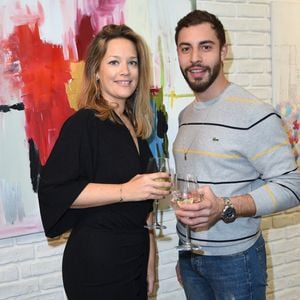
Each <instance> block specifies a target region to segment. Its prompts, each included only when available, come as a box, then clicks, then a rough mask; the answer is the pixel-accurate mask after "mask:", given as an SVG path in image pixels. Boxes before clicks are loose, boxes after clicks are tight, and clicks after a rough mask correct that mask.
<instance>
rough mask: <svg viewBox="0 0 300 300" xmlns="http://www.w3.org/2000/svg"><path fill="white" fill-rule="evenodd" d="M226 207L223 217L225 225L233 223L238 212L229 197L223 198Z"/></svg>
mask: <svg viewBox="0 0 300 300" xmlns="http://www.w3.org/2000/svg"><path fill="white" fill-rule="evenodd" d="M223 200H224V203H225V206H224V209H223V212H222V215H221V219H222V220H223V222H224V223H226V224H228V223H232V222H233V221H234V220H235V219H236V217H237V215H236V210H235V208H234V206H233V204H232V202H231V200H230V198H229V197H223Z"/></svg>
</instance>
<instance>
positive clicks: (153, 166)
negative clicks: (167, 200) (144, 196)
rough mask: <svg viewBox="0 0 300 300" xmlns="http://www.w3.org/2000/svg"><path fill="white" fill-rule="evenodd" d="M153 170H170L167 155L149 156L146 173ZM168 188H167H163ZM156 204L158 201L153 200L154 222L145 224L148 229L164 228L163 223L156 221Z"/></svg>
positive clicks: (160, 179) (153, 171)
mask: <svg viewBox="0 0 300 300" xmlns="http://www.w3.org/2000/svg"><path fill="white" fill-rule="evenodd" d="M155 172H170V166H169V159H168V158H167V157H150V159H149V161H148V165H147V170H146V173H155ZM166 180H168V179H165V178H158V179H156V181H166ZM165 189H166V190H168V188H165ZM158 205H159V201H158V200H157V199H155V200H154V205H153V212H154V223H153V224H148V225H145V227H146V228H148V229H165V228H167V227H166V226H165V225H162V224H159V222H158Z"/></svg>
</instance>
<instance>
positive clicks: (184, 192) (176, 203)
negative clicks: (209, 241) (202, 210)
mask: <svg viewBox="0 0 300 300" xmlns="http://www.w3.org/2000/svg"><path fill="white" fill-rule="evenodd" d="M173 182H174V183H173V185H174V190H173V192H172V201H171V203H172V206H173V208H174V209H176V208H177V207H180V206H181V205H182V204H183V203H196V202H199V201H201V195H200V194H199V192H198V190H197V187H198V183H197V180H196V178H195V177H194V176H193V175H191V174H187V175H186V176H185V177H184V178H180V177H179V178H178V174H176V175H174V178H173ZM176 249H178V250H179V251H198V250H201V247H200V246H197V245H194V244H193V243H192V242H191V238H190V227H189V226H188V225H185V241H184V242H183V243H182V244H181V245H178V246H177V247H176Z"/></svg>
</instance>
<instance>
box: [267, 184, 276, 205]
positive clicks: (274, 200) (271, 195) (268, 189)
mask: <svg viewBox="0 0 300 300" xmlns="http://www.w3.org/2000/svg"><path fill="white" fill-rule="evenodd" d="M264 189H265V190H266V192H267V194H268V195H269V197H270V198H271V200H272V203H273V207H274V210H276V208H277V205H278V203H277V200H276V198H275V196H274V193H273V191H272V190H271V188H270V186H269V185H268V184H266V185H264Z"/></svg>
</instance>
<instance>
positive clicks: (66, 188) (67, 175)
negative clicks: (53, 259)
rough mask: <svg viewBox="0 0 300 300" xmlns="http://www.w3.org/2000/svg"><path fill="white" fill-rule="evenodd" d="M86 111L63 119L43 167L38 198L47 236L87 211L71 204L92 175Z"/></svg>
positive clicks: (58, 233) (68, 224) (61, 229)
mask: <svg viewBox="0 0 300 300" xmlns="http://www.w3.org/2000/svg"><path fill="white" fill-rule="evenodd" d="M87 115H88V113H87V112H79V113H75V115H73V116H72V117H71V118H69V119H68V120H67V121H66V122H65V123H64V125H63V127H62V129H61V132H60V135H59V137H58V139H57V141H56V143H55V145H54V147H53V150H52V152H51V154H50V156H49V158H48V160H47V162H46V164H45V166H44V167H43V168H42V171H41V176H40V182H39V190H38V198H39V205H40V213H41V218H42V223H43V226H44V230H45V234H46V236H48V237H54V236H57V235H60V234H62V233H63V232H65V231H67V230H69V229H71V228H72V227H73V226H74V224H75V223H76V222H77V220H78V219H79V218H80V216H81V215H82V214H83V213H84V210H83V209H71V208H70V206H71V204H72V203H73V202H74V200H75V199H76V198H77V197H78V195H79V194H80V193H81V191H82V190H83V189H84V188H85V187H86V185H87V184H88V183H89V182H90V179H91V178H90V177H91V176H90V173H91V172H90V170H91V167H90V166H91V165H92V155H91V153H90V150H88V145H89V138H88V136H89V134H88V126H87V122H86V119H87V118H86V116H87Z"/></svg>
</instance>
